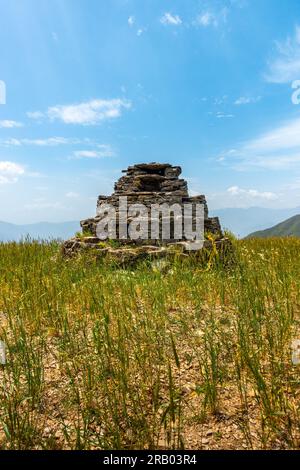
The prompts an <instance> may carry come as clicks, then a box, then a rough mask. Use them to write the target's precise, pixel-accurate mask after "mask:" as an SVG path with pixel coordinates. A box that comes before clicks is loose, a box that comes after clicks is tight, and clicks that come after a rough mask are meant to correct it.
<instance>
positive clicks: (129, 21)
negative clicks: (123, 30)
mask: <svg viewBox="0 0 300 470" xmlns="http://www.w3.org/2000/svg"><path fill="white" fill-rule="evenodd" d="M134 23H135V17H134V16H129V18H128V24H129V26H133V25H134Z"/></svg>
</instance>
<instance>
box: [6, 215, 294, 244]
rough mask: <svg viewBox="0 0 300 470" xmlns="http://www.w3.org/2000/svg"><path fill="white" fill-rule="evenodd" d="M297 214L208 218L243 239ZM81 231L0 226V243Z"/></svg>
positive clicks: (48, 225)
mask: <svg viewBox="0 0 300 470" xmlns="http://www.w3.org/2000/svg"><path fill="white" fill-rule="evenodd" d="M297 214H300V207H296V208H293V209H266V208H262V207H250V208H247V209H239V208H226V209H218V210H213V211H210V215H211V216H217V217H219V218H220V222H221V225H222V227H223V229H224V230H226V229H227V230H230V231H231V232H233V233H234V234H235V235H236V236H238V237H240V238H243V237H246V236H247V235H248V234H252V233H253V232H257V231H263V230H265V229H269V227H273V226H275V225H276V224H278V223H280V222H282V221H285V220H286V219H287V218H289V217H293V216H295V215H297ZM79 230H80V224H79V222H77V221H70V222H60V223H52V222H40V223H36V224H26V225H16V224H12V223H8V222H0V241H19V240H20V239H21V238H24V237H26V236H29V237H31V238H35V239H37V238H40V239H52V238H54V239H57V238H59V239H62V240H66V239H68V238H71V237H72V236H73V235H74V234H75V233H76V232H77V231H79Z"/></svg>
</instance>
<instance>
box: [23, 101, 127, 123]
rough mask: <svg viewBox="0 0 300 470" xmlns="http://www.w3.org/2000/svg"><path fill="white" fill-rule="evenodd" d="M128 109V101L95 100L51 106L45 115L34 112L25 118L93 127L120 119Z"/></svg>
mask: <svg viewBox="0 0 300 470" xmlns="http://www.w3.org/2000/svg"><path fill="white" fill-rule="evenodd" d="M130 107H131V102H130V101H127V100H124V99H120V98H116V99H112V100H102V99H97V100H91V101H87V102H84V103H79V104H73V105H57V106H52V107H50V108H48V110H47V112H46V113H45V114H43V113H40V112H39V111H36V112H30V113H27V116H28V117H31V118H33V119H40V118H41V117H48V118H49V119H50V120H51V121H55V120H58V121H62V122H64V123H65V124H82V125H95V124H99V123H101V122H103V121H105V120H109V119H116V118H118V117H120V116H121V114H122V110H123V108H124V109H129V108H130Z"/></svg>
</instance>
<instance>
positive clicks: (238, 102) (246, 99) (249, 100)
mask: <svg viewBox="0 0 300 470" xmlns="http://www.w3.org/2000/svg"><path fill="white" fill-rule="evenodd" d="M260 100H261V96H256V97H255V98H254V97H249V96H240V98H238V99H237V100H236V101H235V102H234V104H235V105H236V106H241V105H244V104H251V103H258V102H259V101H260Z"/></svg>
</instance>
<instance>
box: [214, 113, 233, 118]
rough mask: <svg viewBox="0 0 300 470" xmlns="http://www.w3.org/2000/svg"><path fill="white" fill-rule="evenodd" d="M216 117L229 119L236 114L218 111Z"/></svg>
mask: <svg viewBox="0 0 300 470" xmlns="http://www.w3.org/2000/svg"><path fill="white" fill-rule="evenodd" d="M216 117H217V118H218V119H228V118H234V114H230V113H223V112H222V111H218V112H217V114H216Z"/></svg>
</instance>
